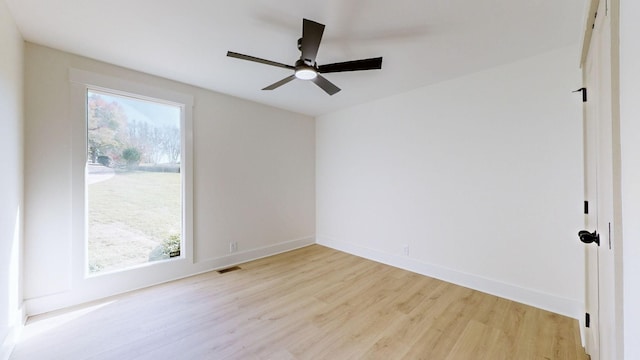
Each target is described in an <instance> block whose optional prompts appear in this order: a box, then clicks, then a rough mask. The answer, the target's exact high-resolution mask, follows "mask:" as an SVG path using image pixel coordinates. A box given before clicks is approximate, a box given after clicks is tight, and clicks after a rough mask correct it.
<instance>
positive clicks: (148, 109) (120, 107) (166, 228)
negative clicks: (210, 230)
mask: <svg viewBox="0 0 640 360" xmlns="http://www.w3.org/2000/svg"><path fill="white" fill-rule="evenodd" d="M86 99H87V104H86V109H87V114H86V119H87V126H86V129H87V166H86V167H87V175H86V177H85V179H86V186H87V238H86V241H87V244H86V248H87V272H88V273H89V274H90V275H96V274H100V273H105V272H111V271H117V270H123V269H128V268H131V267H136V266H140V265H142V264H147V263H149V262H155V261H163V260H169V259H174V258H180V257H181V255H182V249H183V248H184V243H183V239H184V235H183V216H182V214H183V211H182V209H183V198H182V194H183V191H182V188H183V182H182V176H181V167H182V165H181V164H182V162H181V160H182V159H181V155H182V148H183V144H182V136H181V121H180V120H181V117H182V116H181V111H182V110H181V107H180V106H177V105H176V104H171V103H167V102H166V101H161V100H156V99H149V98H141V97H137V96H135V95H130V94H127V95H123V94H115V93H110V92H108V91H105V90H101V89H92V88H88V89H87V94H86Z"/></svg>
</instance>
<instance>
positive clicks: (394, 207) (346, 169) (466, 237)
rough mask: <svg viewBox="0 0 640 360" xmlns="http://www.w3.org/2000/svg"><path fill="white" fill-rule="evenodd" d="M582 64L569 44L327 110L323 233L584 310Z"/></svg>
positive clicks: (404, 261) (319, 158)
mask: <svg viewBox="0 0 640 360" xmlns="http://www.w3.org/2000/svg"><path fill="white" fill-rule="evenodd" d="M577 60H578V56H577V51H576V50H575V49H574V48H565V49H560V50H557V51H553V52H549V53H546V54H542V55H539V56H536V57H532V58H529V59H525V60H522V61H518V62H515V63H512V64H508V65H504V66H500V67H496V68H493V69H489V70H486V71H482V72H478V73H475V74H471V75H468V76H464V77H461V78H458V79H454V80H451V81H447V82H443V83H440V84H436V85H433V86H428V87H424V88H420V89H417V90H414V91H411V92H408V93H405V94H401V95H397V96H394V97H390V98H385V99H382V100H379V101H375V102H372V103H369V104H365V105H362V106H357V107H354V108H351V109H347V110H344V111H340V112H336V113H333V114H329V115H325V116H322V117H319V118H318V119H317V120H316V173H317V177H316V189H317V190H316V199H317V210H316V211H317V218H316V219H317V220H316V228H317V241H318V242H319V243H321V244H325V245H328V246H332V247H335V248H338V249H342V250H345V251H349V252H352V253H356V254H359V255H362V256H365V257H369V258H372V259H375V260H379V261H383V262H386V263H390V264H393V265H396V266H400V267H404V268H407V269H411V270H414V271H417V272H421V273H423V274H426V275H431V276H435V277H439V278H442V279H445V280H449V281H452V282H455V283H458V284H462V285H466V286H469V287H472V288H475V289H478V290H482V291H485V292H489V293H494V294H497V295H500V296H504V297H507V298H511V299H514V300H518V301H521V302H525V303H529V304H532V305H535V306H538V307H541V308H545V309H549V310H552V311H555V312H558V313H562V314H566V315H569V316H573V317H576V318H577V317H579V316H580V317H581V314H582V312H583V302H584V300H583V298H584V295H583V289H584V284H583V283H584V275H583V267H584V263H583V248H582V245H581V244H580V243H579V241H578V240H577V237H576V234H577V231H578V230H579V229H580V227H581V226H582V224H583V218H582V216H583V215H582V200H583V198H582V197H583V195H582V194H583V190H582V120H581V115H580V107H581V102H580V101H581V99H580V96H579V94H571V90H574V89H576V88H578V87H580V86H579V84H580V81H579V79H580V76H579V69H578V64H577ZM421 70H422V71H437V69H421ZM405 244H406V245H408V246H409V255H408V256H403V246H404V245H405Z"/></svg>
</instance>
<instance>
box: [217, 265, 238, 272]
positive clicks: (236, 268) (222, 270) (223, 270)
mask: <svg viewBox="0 0 640 360" xmlns="http://www.w3.org/2000/svg"><path fill="white" fill-rule="evenodd" d="M240 269H242V268H241V267H240V266H232V267H230V268H226V269H221V270H218V274H224V273H228V272H230V271H236V270H240Z"/></svg>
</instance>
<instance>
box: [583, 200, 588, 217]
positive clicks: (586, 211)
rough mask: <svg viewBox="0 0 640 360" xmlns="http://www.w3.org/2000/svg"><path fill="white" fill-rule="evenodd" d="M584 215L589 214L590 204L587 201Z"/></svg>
mask: <svg viewBox="0 0 640 360" xmlns="http://www.w3.org/2000/svg"><path fill="white" fill-rule="evenodd" d="M584 214H585V215H588V214H589V202H588V201H587V200H585V201H584Z"/></svg>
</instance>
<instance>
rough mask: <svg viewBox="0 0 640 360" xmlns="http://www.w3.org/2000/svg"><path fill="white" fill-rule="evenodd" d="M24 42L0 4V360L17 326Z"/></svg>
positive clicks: (19, 297)
mask: <svg viewBox="0 0 640 360" xmlns="http://www.w3.org/2000/svg"><path fill="white" fill-rule="evenodd" d="M23 48H24V42H23V41H22V37H21V35H20V33H19V32H18V29H17V28H16V25H15V23H14V21H13V18H12V17H11V14H10V13H9V10H8V9H7V6H6V4H5V2H4V1H0V49H1V50H0V51H1V53H2V55H0V154H1V159H2V162H1V163H2V176H0V359H5V358H7V357H8V355H9V352H10V351H11V348H12V343H13V341H14V340H15V336H16V333H17V331H18V329H19V328H20V326H21V324H22V316H21V307H22V294H21V286H20V281H21V267H22V249H21V248H22V184H23V175H22V166H23V151H22V146H23V135H22V134H23V126H22V88H23V66H22V59H23V52H24V50H23Z"/></svg>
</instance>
